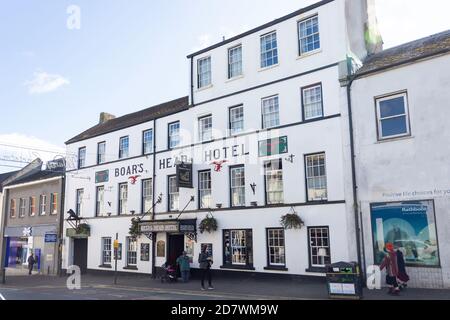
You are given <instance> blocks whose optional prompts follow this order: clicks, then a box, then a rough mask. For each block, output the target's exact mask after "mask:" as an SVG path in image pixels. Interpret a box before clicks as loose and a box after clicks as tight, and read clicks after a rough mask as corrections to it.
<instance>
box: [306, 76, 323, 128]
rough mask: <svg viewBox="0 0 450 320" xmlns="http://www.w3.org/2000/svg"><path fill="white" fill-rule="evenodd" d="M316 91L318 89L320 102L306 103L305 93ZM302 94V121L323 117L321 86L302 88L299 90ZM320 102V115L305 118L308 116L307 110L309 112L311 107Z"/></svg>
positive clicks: (319, 84)
mask: <svg viewBox="0 0 450 320" xmlns="http://www.w3.org/2000/svg"><path fill="white" fill-rule="evenodd" d="M317 89H319V94H320V101H315V102H313V103H307V101H306V93H308V92H311V91H313V90H314V91H317ZM301 93H302V104H303V105H302V111H303V120H312V119H318V118H322V117H323V113H324V111H323V91H322V84H321V83H318V84H315V85H311V86H308V87H303V88H302V90H301ZM319 102H320V114H318V115H314V116H309V117H308V116H307V114H308V110H307V109H308V108H309V111H311V106H313V105H316V104H318V103H319Z"/></svg>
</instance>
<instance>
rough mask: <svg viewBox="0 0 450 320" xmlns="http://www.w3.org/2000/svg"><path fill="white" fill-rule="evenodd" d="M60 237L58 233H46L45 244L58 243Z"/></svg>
mask: <svg viewBox="0 0 450 320" xmlns="http://www.w3.org/2000/svg"><path fill="white" fill-rule="evenodd" d="M57 241H58V235H57V234H56V233H46V234H45V242H57Z"/></svg>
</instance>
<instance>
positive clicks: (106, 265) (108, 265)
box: [98, 264, 112, 269]
mask: <svg viewBox="0 0 450 320" xmlns="http://www.w3.org/2000/svg"><path fill="white" fill-rule="evenodd" d="M98 267H99V268H105V269H112V267H111V265H110V264H101V265H99V266H98Z"/></svg>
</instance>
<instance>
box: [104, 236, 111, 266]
mask: <svg viewBox="0 0 450 320" xmlns="http://www.w3.org/2000/svg"><path fill="white" fill-rule="evenodd" d="M111 244H112V239H111V238H110V237H103V238H102V265H111V261H112V254H111V247H112V246H111Z"/></svg>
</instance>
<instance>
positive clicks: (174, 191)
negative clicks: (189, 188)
mask: <svg viewBox="0 0 450 320" xmlns="http://www.w3.org/2000/svg"><path fill="white" fill-rule="evenodd" d="M173 181H174V182H173ZM167 183H168V187H167V190H168V194H169V197H168V199H167V200H168V209H169V210H168V211H178V210H179V208H180V189H179V188H178V186H177V185H176V184H177V176H169V177H168V178H167Z"/></svg>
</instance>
